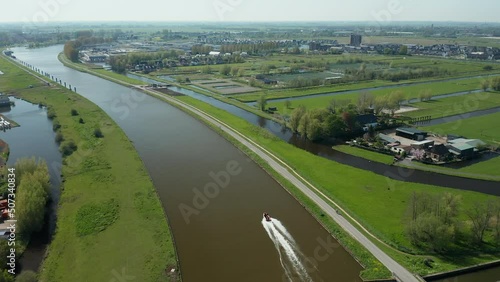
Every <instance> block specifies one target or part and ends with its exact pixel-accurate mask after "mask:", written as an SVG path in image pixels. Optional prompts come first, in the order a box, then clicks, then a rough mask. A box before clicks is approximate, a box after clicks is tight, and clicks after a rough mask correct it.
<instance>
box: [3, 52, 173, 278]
mask: <svg viewBox="0 0 500 282" xmlns="http://www.w3.org/2000/svg"><path fill="white" fill-rule="evenodd" d="M0 69H1V70H2V71H3V72H4V73H5V74H4V75H2V76H0V91H2V92H6V93H12V94H15V95H16V96H18V97H21V98H23V99H26V100H29V101H31V102H33V103H44V104H46V105H49V106H51V107H52V108H53V109H54V111H55V113H56V115H57V116H56V119H57V121H58V122H59V123H60V124H61V126H62V129H61V133H62V134H63V135H64V138H65V140H73V141H74V142H75V143H76V144H77V146H78V150H77V151H76V152H74V153H73V154H72V155H70V156H69V157H65V158H64V162H63V168H62V174H63V177H64V184H63V187H62V189H63V192H62V195H61V199H60V202H59V208H58V211H57V214H58V218H57V231H56V234H55V236H54V239H53V241H52V243H51V244H50V246H49V249H48V255H47V257H46V258H45V260H44V262H43V265H42V267H41V274H40V281H113V279H116V275H120V274H122V273H125V274H126V275H128V276H130V277H134V279H135V280H136V281H155V282H156V281H175V277H167V276H166V274H165V270H169V269H170V268H176V269H177V259H176V254H175V249H174V245H173V242H172V236H171V233H170V231H169V227H168V224H167V221H166V219H165V215H164V212H163V209H162V207H161V204H160V201H159V200H158V197H157V195H156V190H155V188H154V186H153V184H152V181H151V179H150V177H149V175H148V173H147V171H146V169H145V167H144V165H143V163H142V161H141V159H140V158H139V155H138V154H137V152H136V151H135V149H134V147H133V145H132V143H131V142H130V141H129V140H128V138H127V137H126V135H125V134H124V132H123V131H122V130H121V129H120V128H119V127H118V126H117V125H116V124H115V123H114V122H113V121H112V120H111V118H110V117H109V116H107V115H106V114H105V113H104V112H103V111H102V110H101V109H99V108H98V107H97V106H96V105H94V104H93V103H91V102H90V101H88V100H86V99H85V98H83V97H81V96H79V95H77V94H75V93H73V92H70V91H68V90H66V89H63V88H61V87H59V86H52V87H47V86H44V85H43V84H42V83H40V82H39V81H38V80H36V79H35V78H34V77H32V76H31V75H29V74H28V73H26V72H25V71H23V70H21V69H19V68H18V67H17V66H14V65H13V64H12V63H10V62H8V61H7V60H6V59H5V58H4V57H1V58H0ZM27 85H34V86H35V87H34V88H33V89H28V88H27V87H26V86H27ZM71 108H73V109H76V110H77V111H78V113H79V116H71V114H70V109H71ZM80 117H81V118H83V119H84V121H85V124H80V123H79V122H78V120H79V118H80ZM95 127H100V128H101V130H102V132H103V133H104V138H96V137H94V135H93V130H94V128H95ZM111 199H113V203H115V205H116V208H117V209H118V210H117V211H116V210H113V214H114V213H117V217H116V220H115V221H114V223H113V224H111V225H110V226H108V227H107V228H106V229H104V230H103V231H100V232H99V231H98V230H100V229H95V228H94V230H93V231H91V232H90V233H89V234H88V235H82V234H80V235H78V233H77V226H82V224H83V227H84V228H90V229H93V226H91V225H92V224H93V223H92V222H93V221H87V222H83V223H82V222H80V220H78V219H77V214H79V213H80V214H82V213H84V214H85V213H86V211H88V210H89V207H93V206H96V207H99V206H102V205H103V204H104V203H106V202H107V201H109V200H111ZM114 209H115V208H114ZM90 210H94V209H92V208H90ZM95 216H97V217H98V216H101V214H100V212H99V211H95ZM112 217H113V218H114V217H115V215H113V216H112ZM103 218H106V217H103ZM89 224H90V226H89ZM85 234H86V233H85Z"/></svg>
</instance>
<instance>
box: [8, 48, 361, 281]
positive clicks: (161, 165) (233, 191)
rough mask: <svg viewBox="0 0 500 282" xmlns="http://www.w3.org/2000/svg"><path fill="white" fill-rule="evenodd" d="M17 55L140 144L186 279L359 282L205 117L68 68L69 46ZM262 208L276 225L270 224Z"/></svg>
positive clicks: (321, 235) (338, 251) (311, 223)
mask: <svg viewBox="0 0 500 282" xmlns="http://www.w3.org/2000/svg"><path fill="white" fill-rule="evenodd" d="M13 50H14V52H15V53H16V56H17V58H19V59H20V60H23V61H25V62H28V63H30V64H32V65H35V66H37V67H38V68H40V69H42V70H43V71H45V72H48V73H49V74H50V75H53V76H54V77H57V78H58V79H62V80H63V81H66V82H67V83H69V84H71V85H73V86H75V87H77V89H78V92H79V93H80V94H81V95H83V96H85V97H86V98H88V99H90V100H91V101H92V102H94V103H96V104H97V105H98V106H100V107H101V108H102V109H103V110H104V111H106V112H107V113H108V114H109V115H110V116H111V117H112V118H113V119H114V120H115V121H116V122H117V123H118V124H119V125H120V127H121V128H122V129H123V130H124V131H125V133H126V134H127V136H128V137H129V138H130V139H131V140H132V141H133V143H134V145H135V147H136V149H137V151H138V152H139V154H140V156H141V159H142V160H143V161H144V163H145V165H146V167H147V169H148V171H149V173H150V176H151V177H152V179H153V182H154V184H155V187H156V189H157V190H158V194H159V196H160V200H161V202H162V204H163V206H164V208H165V210H166V212H167V215H168V219H169V221H170V224H171V226H172V229H173V230H172V231H173V234H174V237H175V241H176V244H177V249H178V255H179V259H180V266H181V271H182V276H183V281H186V282H190V281H290V280H292V281H308V280H309V281H360V279H359V272H360V271H361V269H362V268H361V266H360V265H359V264H358V263H357V262H356V261H355V260H354V259H353V258H352V256H350V254H349V253H348V252H347V251H345V250H344V249H343V248H342V247H339V245H338V244H336V243H335V242H333V243H332V240H331V237H330V235H329V234H328V232H327V231H326V230H325V229H324V228H323V227H322V226H321V225H320V224H319V223H318V222H317V221H316V220H315V219H314V218H313V217H312V216H311V215H310V214H309V213H308V212H307V211H306V210H305V209H304V208H303V207H302V206H301V205H300V204H299V203H298V202H297V201H296V200H295V199H294V198H293V197H292V196H290V195H289V194H288V193H287V192H286V190H285V189H283V188H282V187H281V186H280V185H279V184H278V183H277V182H276V181H275V180H274V179H273V178H271V177H270V176H269V175H268V174H267V173H266V172H265V171H264V170H263V169H262V168H260V167H259V166H258V165H257V164H255V163H254V162H252V161H251V160H250V159H248V157H246V156H245V155H243V154H242V153H241V152H240V151H239V150H238V149H237V148H235V147H234V146H233V145H232V144H231V143H229V142H228V141H226V140H225V139H224V138H222V137H221V136H220V135H218V134H216V133H215V132H213V131H212V130H210V129H209V128H208V127H207V126H205V125H204V124H202V123H201V122H199V121H198V120H196V119H194V118H192V117H191V116H189V115H187V114H185V113H184V112H182V111H180V110H178V109H176V108H174V107H172V106H170V105H168V104H167V103H164V102H161V101H160V100H158V99H156V98H153V97H150V96H147V95H145V94H143V93H141V92H138V91H136V90H132V89H129V88H127V87H123V86H120V85H117V84H115V83H111V82H109V81H106V80H103V79H101V78H98V77H94V76H92V75H89V74H85V73H81V72H78V71H75V70H72V69H70V68H66V67H64V66H62V64H61V63H59V61H58V60H57V55H58V53H59V52H61V50H62V46H53V47H48V48H42V49H36V50H27V49H24V48H15V49H13ZM187 211H189V212H191V213H188V212H187ZM264 211H266V212H268V213H269V214H270V215H271V216H272V217H274V218H275V219H277V220H275V221H272V222H271V223H266V225H264V224H263V222H262V213H263V212H264ZM269 224H270V225H269Z"/></svg>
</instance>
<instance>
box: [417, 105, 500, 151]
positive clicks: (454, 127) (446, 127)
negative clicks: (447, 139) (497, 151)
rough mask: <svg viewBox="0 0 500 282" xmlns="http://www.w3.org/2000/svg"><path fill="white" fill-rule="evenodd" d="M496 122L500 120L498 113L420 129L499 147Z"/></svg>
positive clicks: (499, 126) (499, 133)
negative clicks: (479, 140)
mask: <svg viewBox="0 0 500 282" xmlns="http://www.w3.org/2000/svg"><path fill="white" fill-rule="evenodd" d="M498 120H500V112H498V113H494V114H490V115H485V116H480V117H473V118H467V119H462V120H458V121H455V122H450V123H443V124H439V125H435V126H425V127H422V128H423V129H425V130H427V131H431V132H435V133H438V134H457V135H463V136H465V137H467V138H477V139H481V140H483V141H484V142H487V143H489V144H492V145H497V146H498V145H500V124H499V123H498Z"/></svg>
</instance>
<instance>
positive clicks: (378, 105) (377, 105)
mask: <svg viewBox="0 0 500 282" xmlns="http://www.w3.org/2000/svg"><path fill="white" fill-rule="evenodd" d="M386 107H387V96H379V97H377V98H376V99H375V102H374V104H373V110H374V111H375V114H376V115H380V113H381V112H382V111H383V110H384V109H385V108H386Z"/></svg>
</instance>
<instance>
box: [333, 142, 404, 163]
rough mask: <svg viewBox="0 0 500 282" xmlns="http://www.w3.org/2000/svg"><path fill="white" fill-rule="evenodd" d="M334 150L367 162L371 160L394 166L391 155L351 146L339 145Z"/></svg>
mask: <svg viewBox="0 0 500 282" xmlns="http://www.w3.org/2000/svg"><path fill="white" fill-rule="evenodd" d="M333 149H334V150H337V151H340V152H343V153H346V154H349V155H353V156H357V157H361V158H364V159H367V160H371V161H374V162H379V163H384V164H392V162H393V159H394V157H393V156H390V155H385V154H381V153H377V152H373V151H368V150H365V149H362V148H358V147H354V146H349V145H338V146H334V147H333Z"/></svg>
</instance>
